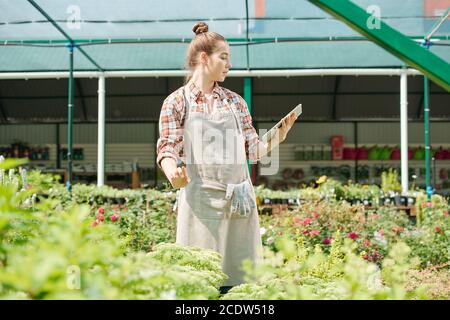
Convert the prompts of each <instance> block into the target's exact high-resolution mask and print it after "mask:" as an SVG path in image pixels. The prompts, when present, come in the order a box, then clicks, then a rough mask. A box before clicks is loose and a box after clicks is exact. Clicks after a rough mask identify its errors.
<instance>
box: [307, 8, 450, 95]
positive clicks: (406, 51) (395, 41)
mask: <svg viewBox="0 0 450 320" xmlns="http://www.w3.org/2000/svg"><path fill="white" fill-rule="evenodd" d="M309 1H310V2H311V3H313V4H314V5H316V6H318V7H320V8H321V9H323V10H324V11H326V12H327V13H329V14H331V15H332V16H334V17H336V18H338V19H340V20H342V21H343V22H344V23H345V24H347V25H348V26H349V27H351V28H352V29H353V30H355V31H357V32H358V33H360V34H362V35H364V36H366V37H367V38H368V39H369V40H371V41H373V42H374V43H376V44H377V45H379V46H381V47H382V48H383V49H385V50H387V51H388V52H390V53H392V54H393V55H394V56H396V57H397V58H399V59H401V60H402V61H404V62H405V63H407V64H408V65H410V66H412V67H414V68H416V69H418V70H420V71H421V72H422V73H423V74H424V75H426V76H427V77H428V78H430V80H432V81H433V82H435V83H436V84H438V85H440V86H441V87H443V88H444V89H445V90H447V91H450V64H448V63H447V62H446V61H444V60H443V59H441V58H440V57H438V56H437V55H435V54H433V53H431V52H429V50H426V49H425V48H423V47H421V46H420V45H419V44H417V43H416V42H414V41H412V40H410V39H409V38H408V37H406V36H404V35H403V34H401V33H400V32H398V31H397V30H395V29H393V28H391V27H390V26H389V25H388V24H386V23H384V22H383V21H382V20H381V19H379V18H378V17H374V16H371V15H370V14H368V13H367V12H366V11H364V10H363V9H362V8H360V7H359V6H357V5H355V4H353V3H352V2H350V1H348V0H339V1H336V0H309ZM370 21H373V22H374V23H373V25H371V24H370V23H369V22H370Z"/></svg>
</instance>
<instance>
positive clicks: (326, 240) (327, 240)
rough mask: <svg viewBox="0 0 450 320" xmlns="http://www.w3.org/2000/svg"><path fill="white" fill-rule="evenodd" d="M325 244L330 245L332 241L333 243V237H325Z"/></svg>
mask: <svg viewBox="0 0 450 320" xmlns="http://www.w3.org/2000/svg"><path fill="white" fill-rule="evenodd" d="M322 243H323V244H324V245H329V244H330V243H331V239H330V238H325V239H323V242H322Z"/></svg>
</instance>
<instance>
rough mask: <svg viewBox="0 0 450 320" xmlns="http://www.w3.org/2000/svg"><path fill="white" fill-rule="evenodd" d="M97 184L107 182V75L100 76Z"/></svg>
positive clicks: (100, 184) (101, 184)
mask: <svg viewBox="0 0 450 320" xmlns="http://www.w3.org/2000/svg"><path fill="white" fill-rule="evenodd" d="M97 148H98V149H97V150H98V157H97V186H99V187H101V186H103V185H104V184H105V76H104V75H101V76H100V77H99V78H98V145H97Z"/></svg>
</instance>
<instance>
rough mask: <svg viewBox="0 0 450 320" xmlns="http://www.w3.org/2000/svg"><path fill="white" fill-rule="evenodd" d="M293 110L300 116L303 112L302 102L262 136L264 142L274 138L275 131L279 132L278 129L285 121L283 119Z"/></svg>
mask: <svg viewBox="0 0 450 320" xmlns="http://www.w3.org/2000/svg"><path fill="white" fill-rule="evenodd" d="M292 112H295V114H296V115H297V117H299V116H300V115H301V114H302V104H301V103H300V104H299V105H297V106H296V107H295V108H294V109H293V110H292V111H291V112H289V113H288V114H287V115H286V116H285V117H283V118H282V119H281V120H280V121H279V122H278V123H277V124H276V125H274V126H273V127H272V129H270V130H269V131H267V132H266V134H265V135H263V136H262V138H261V141H263V142H267V141H269V140H270V139H272V138H273V136H275V133H276V132H277V129H278V128H279V127H281V124H282V123H283V119H284V118H286V117H287V116H289V115H290V114H291V113H292Z"/></svg>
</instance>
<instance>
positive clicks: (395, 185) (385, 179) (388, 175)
mask: <svg viewBox="0 0 450 320" xmlns="http://www.w3.org/2000/svg"><path fill="white" fill-rule="evenodd" d="M381 189H382V190H383V192H384V193H385V194H388V193H389V192H400V191H402V186H401V184H400V182H399V179H398V172H397V170H394V169H392V168H390V169H389V170H388V171H383V172H382V173H381Z"/></svg>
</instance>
